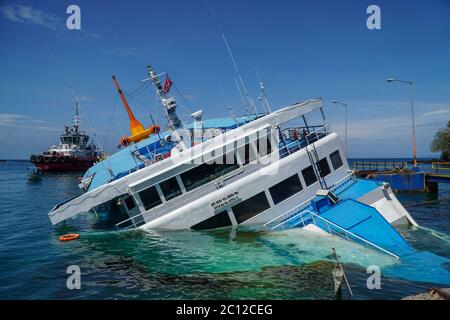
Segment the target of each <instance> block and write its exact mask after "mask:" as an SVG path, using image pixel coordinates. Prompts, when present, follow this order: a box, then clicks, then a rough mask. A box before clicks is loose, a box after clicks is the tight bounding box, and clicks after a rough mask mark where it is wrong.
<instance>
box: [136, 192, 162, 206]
mask: <svg viewBox="0 0 450 320" xmlns="http://www.w3.org/2000/svg"><path fill="white" fill-rule="evenodd" d="M139 196H140V197H141V200H142V203H143V204H144V208H145V210H149V209H151V208H154V207H156V206H157V205H160V204H161V203H162V202H161V198H160V197H159V194H158V191H156V188H155V187H150V188H148V189H145V190H143V191H141V192H139Z"/></svg>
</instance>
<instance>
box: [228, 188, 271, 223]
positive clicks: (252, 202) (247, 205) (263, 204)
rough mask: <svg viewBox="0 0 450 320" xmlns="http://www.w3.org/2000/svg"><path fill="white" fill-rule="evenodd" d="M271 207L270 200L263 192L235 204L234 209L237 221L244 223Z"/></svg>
mask: <svg viewBox="0 0 450 320" xmlns="http://www.w3.org/2000/svg"><path fill="white" fill-rule="evenodd" d="M269 208H270V204H269V201H268V200H267V197H266V194H265V193H264V191H263V192H260V193H258V194H257V195H255V196H253V197H251V198H249V199H247V200H245V201H243V202H241V203H239V204H237V205H235V206H234V207H233V208H232V210H233V213H234V216H235V217H236V221H237V222H238V223H242V222H244V221H246V220H248V219H250V218H251V217H253V216H256V215H257V214H258V213H261V212H263V211H265V210H267V209H269Z"/></svg>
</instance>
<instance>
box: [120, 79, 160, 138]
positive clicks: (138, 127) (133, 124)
mask: <svg viewBox="0 0 450 320" xmlns="http://www.w3.org/2000/svg"><path fill="white" fill-rule="evenodd" d="M112 78H113V81H114V84H115V85H116V88H117V91H118V92H119V95H120V99H121V100H122V102H123V105H124V106H125V109H126V110H127V113H128V118H129V119H130V132H131V135H130V136H128V137H127V136H124V137H122V138H120V144H121V145H123V146H128V145H130V144H131V142H134V143H136V142H139V141H141V140H143V139H145V138H148V136H149V135H151V134H156V133H159V130H160V128H159V126H157V125H152V126H150V127H149V128H148V129H145V128H144V126H143V125H142V123H140V122H139V121H138V120H137V119H136V118H135V117H134V115H133V112H132V111H131V108H130V106H129V105H128V102H127V100H126V99H125V96H124V95H123V92H122V89H120V86H119V83H118V82H117V80H116V77H115V76H112Z"/></svg>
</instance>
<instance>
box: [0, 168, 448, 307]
mask: <svg viewBox="0 0 450 320" xmlns="http://www.w3.org/2000/svg"><path fill="white" fill-rule="evenodd" d="M29 165H30V164H29V163H27V162H8V163H0V219H1V220H0V233H1V237H0V261H1V264H0V298H1V299H201V298H203V299H244V298H250V299H334V296H333V281H332V278H331V270H332V268H333V265H334V264H333V259H332V257H331V252H332V251H331V248H332V247H335V248H336V249H337V251H338V254H339V256H340V258H341V260H342V262H343V263H344V264H345V270H346V272H347V276H348V278H349V281H350V284H351V286H352V289H353V292H354V294H355V297H354V298H355V299H399V298H402V297H404V296H405V295H409V294H415V293H417V292H420V291H424V290H425V289H427V288H429V287H431V286H435V285H438V286H447V287H448V286H449V285H448V282H450V279H447V278H446V275H447V274H448V273H446V272H447V271H448V266H444V269H442V270H440V269H438V268H437V269H433V268H430V266H429V264H430V262H429V261H428V260H429V259H427V258H426V257H419V258H415V259H416V260H413V261H401V262H399V261H397V260H395V259H393V258H390V257H389V256H386V255H383V254H380V253H378V252H375V251H372V250H369V249H366V248H364V247H361V246H359V245H356V244H352V243H348V242H347V241H344V240H340V239H334V238H333V239H329V238H320V237H317V236H312V235H310V234H308V233H307V232H305V231H301V230H289V231H285V232H272V233H270V232H265V231H258V230H249V229H244V228H239V229H237V230H233V229H231V228H230V229H228V228H226V229H220V230H213V231H207V232H199V231H177V232H158V233H156V232H141V231H131V232H121V233H115V232H103V231H99V230H92V229H91V228H88V227H68V226H57V227H52V226H51V224H50V221H49V220H48V217H47V213H48V211H49V210H50V209H51V207H52V206H53V205H54V204H55V203H57V202H59V201H61V200H64V199H67V198H69V197H71V196H73V195H75V194H77V193H78V188H77V183H78V180H77V179H78V175H77V174H62V175H55V174H47V175H45V176H44V177H43V179H42V181H41V182H38V183H30V182H27V180H26V167H27V166H29ZM399 198H400V199H401V201H402V202H403V203H404V204H405V206H406V207H407V208H408V210H409V211H410V213H411V214H412V215H413V217H414V218H415V219H416V221H417V222H418V223H419V224H420V225H421V226H423V227H425V228H429V229H432V230H429V229H418V230H412V229H407V228H403V229H401V233H402V234H403V235H404V236H405V238H406V239H407V240H408V241H409V242H410V243H411V244H412V245H413V246H414V247H415V248H416V249H418V250H425V251H428V252H432V253H434V254H436V255H439V256H442V257H446V258H450V236H449V234H450V225H449V221H450V220H449V219H450V186H449V185H441V186H440V192H439V196H438V197H436V196H433V195H430V194H402V195H400V196H399ZM71 231H75V232H79V233H81V238H80V239H79V240H78V241H73V242H68V243H62V242H60V241H59V240H58V236H59V235H61V234H63V233H67V232H71ZM421 259H422V260H421ZM427 263H428V265H427ZM73 264H75V265H78V266H79V267H80V268H81V273H82V276H81V289H80V290H68V289H67V287H66V279H67V276H68V275H67V274H66V268H67V267H68V266H69V265H73ZM374 264H375V265H378V266H380V268H381V272H382V281H381V289H380V290H369V289H367V287H366V279H367V276H368V274H366V267H367V266H369V265H374ZM445 268H447V270H445ZM436 279H440V280H439V281H441V282H436V281H435V280H436Z"/></svg>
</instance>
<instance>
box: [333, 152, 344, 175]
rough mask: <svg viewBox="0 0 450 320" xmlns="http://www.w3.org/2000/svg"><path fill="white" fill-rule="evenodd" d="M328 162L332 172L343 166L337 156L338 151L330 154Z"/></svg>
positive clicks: (339, 156) (339, 157)
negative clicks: (331, 166)
mask: <svg viewBox="0 0 450 320" xmlns="http://www.w3.org/2000/svg"><path fill="white" fill-rule="evenodd" d="M330 160H331V164H332V165H333V169H334V170H336V169H337V168H340V167H342V166H343V165H344V163H343V162H342V158H341V155H340V154H339V150H336V151H335V152H333V153H331V154H330Z"/></svg>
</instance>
